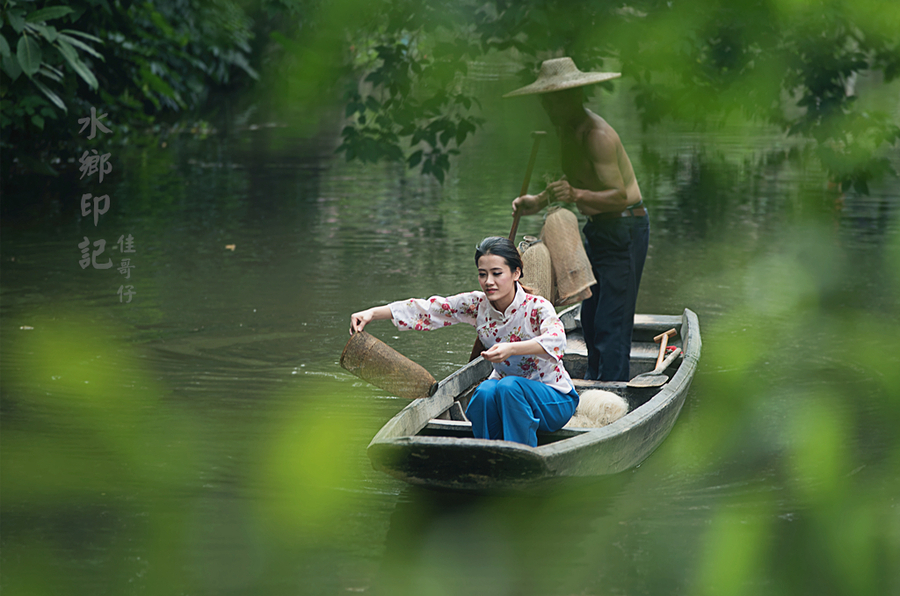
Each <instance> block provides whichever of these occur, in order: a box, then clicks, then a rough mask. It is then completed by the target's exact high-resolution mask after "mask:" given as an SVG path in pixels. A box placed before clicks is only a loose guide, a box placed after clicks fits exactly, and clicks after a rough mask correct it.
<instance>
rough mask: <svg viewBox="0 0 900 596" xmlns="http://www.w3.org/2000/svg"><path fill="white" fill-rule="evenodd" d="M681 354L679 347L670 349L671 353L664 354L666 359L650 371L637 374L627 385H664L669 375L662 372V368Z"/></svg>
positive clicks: (664, 368)
mask: <svg viewBox="0 0 900 596" xmlns="http://www.w3.org/2000/svg"><path fill="white" fill-rule="evenodd" d="M680 355H681V348H675V349H674V350H672V353H671V354H669V355H668V356H666V359H665V360H663V361H662V362H661V363H660V364H659V365H658V366H657V367H656V368H654V369H653V370H651V371H650V372H645V373H644V374H641V375H638V376H636V377H635V378H633V379H631V380H630V381H628V386H629V387H659V386H660V385H664V384H665V383H666V382H668V380H669V377H667V376H666V375H664V374H662V373H663V371H664V370H666V369H667V368H669V365H670V364H672V362H674V361H675V359H676V358H678V356H680Z"/></svg>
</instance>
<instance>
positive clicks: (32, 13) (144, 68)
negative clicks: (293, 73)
mask: <svg viewBox="0 0 900 596" xmlns="http://www.w3.org/2000/svg"><path fill="white" fill-rule="evenodd" d="M43 4H44V3H42V2H22V1H16V0H5V1H4V3H3V9H4V10H3V19H2V29H0V54H2V70H0V72H2V75H0V78H2V91H0V94H2V99H3V106H2V110H0V123H2V131H3V133H2V144H3V146H4V147H15V148H16V149H18V150H20V151H19V154H20V156H30V157H31V158H32V159H33V160H40V159H41V158H43V160H44V161H47V159H46V158H47V157H48V155H47V154H48V153H50V152H53V151H55V150H59V149H61V148H65V146H66V143H71V142H72V140H73V138H72V136H73V133H75V132H76V131H77V130H78V129H77V128H74V127H75V125H74V122H71V123H69V122H68V121H67V123H66V124H65V125H63V126H59V127H56V128H55V130H54V131H52V132H48V131H45V130H44V123H45V121H46V119H48V118H52V119H64V118H68V119H70V120H74V118H75V117H81V116H83V115H84V113H86V112H87V111H89V109H90V108H91V107H96V108H97V110H98V112H107V113H109V114H110V117H109V120H108V122H111V123H113V124H114V125H115V124H117V123H118V124H119V125H120V126H119V128H120V130H122V131H128V130H129V125H130V126H132V127H133V126H134V125H135V124H138V125H139V124H141V123H143V124H147V125H149V124H152V123H153V122H154V121H155V120H156V119H157V118H159V117H161V116H163V115H164V114H165V113H167V112H177V111H183V110H193V109H197V108H199V107H201V106H202V105H203V103H204V102H205V101H206V99H207V97H208V95H209V92H210V90H211V89H214V88H217V87H218V88H223V87H227V86H229V85H235V84H239V83H241V82H242V81H244V80H245V79H246V78H248V77H249V78H256V77H257V74H256V71H255V70H254V69H253V68H252V67H251V65H250V62H249V56H250V52H251V49H250V45H249V42H250V40H251V38H252V33H251V31H250V20H249V18H248V17H247V15H246V14H245V13H244V11H243V10H242V9H241V8H240V7H239V6H238V5H237V4H235V3H234V2H232V1H231V0H213V1H212V2H204V1H201V0H171V1H168V2H156V3H150V2H138V3H123V2H119V1H117V0H75V1H72V2H67V6H55V5H52V4H51V5H46V6H44V5H43ZM13 48H15V49H13ZM22 75H24V76H22ZM76 115H77V116H76ZM126 123H128V125H126ZM73 128H74V130H72V129H73Z"/></svg>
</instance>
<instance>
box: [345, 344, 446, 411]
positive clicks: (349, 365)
mask: <svg viewBox="0 0 900 596" xmlns="http://www.w3.org/2000/svg"><path fill="white" fill-rule="evenodd" d="M341 366H342V367H343V368H344V369H345V370H347V371H349V372H351V373H353V374H354V375H356V376H357V377H359V378H360V379H363V380H364V381H368V382H369V383H371V384H373V385H375V386H376V387H378V388H380V389H384V390H385V391H387V392H389V393H392V394H394V395H396V396H398V397H405V398H407V399H416V398H418V397H430V396H432V395H434V392H435V391H436V390H437V387H438V384H437V381H435V380H434V377H432V376H431V373H429V372H428V371H427V370H425V368H424V367H422V366H421V365H419V364H416V363H415V362H413V361H412V360H410V359H409V358H407V357H406V356H404V355H403V354H401V353H400V352H398V351H397V350H395V349H394V348H392V347H390V346H389V345H387V344H386V343H384V342H383V341H381V340H380V339H378V338H377V337H373V336H372V335H369V334H368V333H366V332H365V331H360V332H359V333H354V334H353V335H352V336H351V337H350V341H348V342H347V345H346V346H344V351H343V353H342V354H341Z"/></svg>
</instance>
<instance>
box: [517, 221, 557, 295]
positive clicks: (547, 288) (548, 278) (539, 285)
mask: <svg viewBox="0 0 900 596" xmlns="http://www.w3.org/2000/svg"><path fill="white" fill-rule="evenodd" d="M519 254H520V255H522V268H523V269H524V271H523V272H522V279H521V283H522V285H523V286H525V287H527V288H530V289H531V293H532V294H536V295H538V296H543V297H544V298H546V299H547V300H549V301H550V302H553V298H554V296H553V294H554V291H555V288H554V285H553V263H552V261H551V260H550V251H549V250H547V247H546V246H545V245H544V243H543V242H541V241H540V240H539V239H537V238H535V237H534V236H525V239H524V240H522V242H520V243H519Z"/></svg>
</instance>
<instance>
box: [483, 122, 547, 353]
mask: <svg viewBox="0 0 900 596" xmlns="http://www.w3.org/2000/svg"><path fill="white" fill-rule="evenodd" d="M545 136H547V133H546V132H545V131H543V130H535V131H534V132H532V133H531V138H532V139H534V141H533V142H532V144H531V156H530V157H529V158H528V168H527V169H526V170H525V180H523V181H522V190H520V191H519V196H520V197H521V196H524V195H525V194H527V193H528V185H529V184H530V183H531V172H532V171H533V170H534V162H535V160H537V154H538V147H539V146H540V144H541V139H543V138H544V137H545ZM519 217H521V215H520V214H519V210H518V209H516V214H515V215H514V216H513V223H512V228H510V230H509V241H510V242H512V243H513V245H515V243H516V230H518V229H519ZM483 351H484V346H483V345H482V344H481V340H480V339H478V338H477V337H476V338H475V345H473V346H472V353H471V354H470V355H469V362H472V361H473V360H475V359H476V358H478V357H479V356H481V353H482V352H483Z"/></svg>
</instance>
